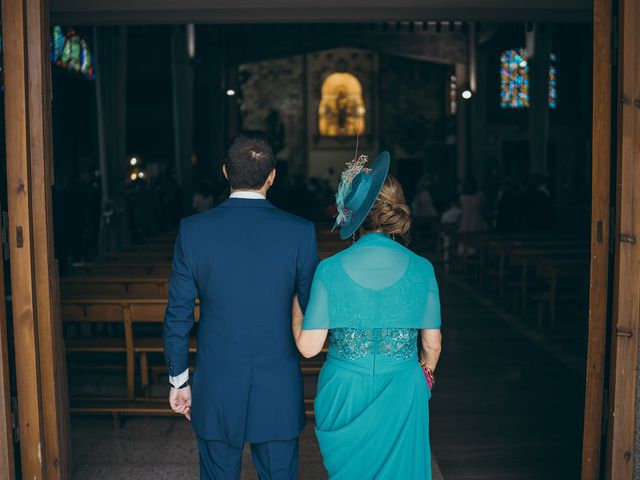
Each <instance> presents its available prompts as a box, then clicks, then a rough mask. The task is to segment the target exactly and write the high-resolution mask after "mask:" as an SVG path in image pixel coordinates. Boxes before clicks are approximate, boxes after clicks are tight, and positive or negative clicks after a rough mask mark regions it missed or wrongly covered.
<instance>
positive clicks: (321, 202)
mask: <svg viewBox="0 0 640 480" xmlns="http://www.w3.org/2000/svg"><path fill="white" fill-rule="evenodd" d="M49 33H50V39H51V43H50V49H51V83H52V91H51V94H52V126H51V128H52V145H53V158H54V160H55V161H54V167H53V168H54V170H53V177H54V179H55V182H54V185H53V193H52V199H53V230H54V237H55V239H54V240H55V255H56V258H57V261H58V268H59V272H60V285H59V286H60V295H61V310H60V315H61V320H62V329H63V334H64V339H65V351H66V363H67V369H66V372H67V373H66V374H67V379H68V397H69V411H70V415H71V439H72V441H71V445H72V454H73V463H74V476H73V478H74V479H89V478H92V479H101V478H110V479H119V478H156V479H163V478H177V477H178V476H179V475H182V476H186V477H187V478H195V476H196V472H197V448H196V445H195V442H194V439H193V435H192V433H191V431H190V429H189V427H188V423H187V422H186V421H185V420H184V419H183V418H178V416H176V415H173V414H172V412H171V411H170V409H169V405H168V403H167V400H166V396H167V393H168V379H167V374H166V370H165V367H164V365H163V361H162V337H161V335H162V333H161V332H162V320H163V314H164V309H165V308H166V303H167V288H168V287H167V281H168V275H169V273H170V262H171V257H172V247H173V242H174V240H175V234H176V229H177V225H178V223H179V221H180V219H181V218H183V217H185V216H188V215H192V214H194V213H198V212H202V211H204V210H207V209H209V208H213V207H215V206H216V205H218V204H219V203H221V202H222V201H224V199H226V198H227V197H228V195H229V187H228V185H227V183H226V181H225V179H224V177H223V175H222V161H223V158H224V151H225V146H226V143H227V141H228V140H229V139H230V138H231V137H232V136H233V135H234V134H236V133H237V132H239V131H241V130H263V131H265V132H267V133H268V134H269V135H270V137H271V138H272V140H273V142H274V144H275V147H276V150H277V155H278V166H277V177H276V183H275V184H274V187H273V189H272V191H271V192H270V193H269V200H270V201H271V202H272V203H273V204H275V205H276V206H277V207H279V208H282V209H284V210H287V211H290V212H292V213H294V214H296V215H299V216H302V217H304V218H307V219H309V220H312V221H313V222H315V224H316V229H317V232H318V245H319V250H320V255H321V257H322V258H326V257H328V256H331V255H333V254H335V253H337V252H338V251H340V250H342V249H344V248H348V247H349V245H350V241H347V242H343V241H340V240H339V237H338V235H337V233H336V232H335V231H333V230H332V224H333V221H334V219H335V216H336V210H335V205H334V203H335V190H336V186H337V184H338V181H339V175H340V172H341V171H342V169H343V167H344V165H345V163H346V162H348V161H350V160H351V159H353V157H354V152H356V151H358V152H362V153H365V154H367V155H369V156H370V158H373V157H375V155H376V154H377V153H378V152H380V151H383V150H387V151H389V152H390V155H391V159H392V162H391V172H392V173H393V175H394V176H396V178H398V180H399V181H400V183H401V184H402V186H403V188H404V191H405V195H406V198H407V201H408V203H409V205H410V206H411V208H412V215H413V231H412V237H413V241H412V243H411V244H410V245H409V247H410V248H411V249H412V250H413V251H415V252H416V253H418V254H420V255H423V256H424V257H426V258H427V259H428V260H429V261H430V262H431V263H432V264H433V265H434V267H435V269H436V276H437V278H438V282H439V283H440V288H441V302H442V312H443V314H442V315H443V320H442V331H443V338H444V343H443V356H442V361H441V364H440V366H439V367H438V378H439V380H438V385H437V387H436V388H435V390H434V394H433V397H432V400H431V403H430V409H431V445H432V453H433V457H434V478H444V479H446V480H458V479H460V480H461V479H472V478H487V479H488V478H491V479H505V480H506V479H510V480H511V479H513V480H516V479H518V480H523V479H532V480H533V479H543V478H544V479H549V480H552V479H563V480H565V479H572V478H578V477H579V475H580V468H581V455H582V435H583V430H582V429H583V415H584V388H585V365H586V355H587V351H586V348H587V328H588V291H589V245H590V244H589V242H590V225H591V190H592V178H591V175H592V168H591V167H592V166H591V157H592V151H591V149H592V91H593V83H592V70H593V48H592V44H593V25H592V23H591V22H587V21H566V19H564V18H561V19H559V20H558V21H553V20H550V19H548V20H546V21H544V22H540V21H533V20H532V21H530V22H526V21H525V22H505V21H493V22H492V21H482V22H475V21H474V22H470V21H440V20H433V21H410V22H407V21H403V22H395V21H393V22H391V21H389V22H383V21H379V22H368V23H313V24H301V23H273V24H272V23H261V24H195V25H194V24H179V25H127V26H103V25H95V26H94V25H86V24H78V25H67V24H65V25H59V24H55V23H54V24H52V25H51V28H50V32H49ZM3 102H4V100H3ZM2 108H3V109H4V104H3V105H2ZM2 119H3V120H2V121H3V122H4V121H5V120H4V116H2ZM4 127H5V125H2V128H3V130H4ZM2 142H4V137H3V138H2ZM0 147H1V148H0V155H3V156H4V143H3V144H2V145H0ZM3 174H4V171H3ZM0 183H1V184H2V188H3V189H5V186H6V179H2V182H0ZM6 196H7V192H6V189H5V191H4V192H3V199H2V203H3V204H5V205H6ZM461 219H464V221H461ZM5 274H6V275H7V276H8V268H6V267H5ZM7 281H8V277H7ZM196 330H197V328H196ZM196 335H197V332H196V331H194V332H193V337H194V338H193V342H192V346H191V349H190V350H191V352H192V354H193V353H194V352H195V348H196V343H195V336H196ZM323 356H324V354H320V355H319V356H318V357H316V358H313V359H311V360H301V368H302V372H303V375H304V378H305V402H306V406H307V417H308V424H307V428H306V430H305V433H304V434H303V437H302V446H301V453H300V455H301V471H300V478H304V479H315V478H318V479H320V478H326V473H325V471H324V469H323V467H322V459H321V457H320V452H319V450H318V445H317V441H316V440H315V437H314V434H313V399H314V395H315V384H316V381H317V377H318V373H319V371H320V368H321V366H322V362H323V358H324V357H323ZM167 435H169V436H173V437H174V438H177V439H179V441H180V443H181V444H183V445H184V447H183V448H184V455H181V456H180V458H176V457H175V456H173V455H171V453H170V451H169V450H168V447H167V446H166V445H165V442H166V438H167ZM246 464H247V470H246V473H245V475H246V477H243V478H255V473H253V471H252V470H251V468H252V467H251V466H250V460H249V457H248V453H247V454H246ZM150 465H152V467H150ZM150 472H151V473H150Z"/></svg>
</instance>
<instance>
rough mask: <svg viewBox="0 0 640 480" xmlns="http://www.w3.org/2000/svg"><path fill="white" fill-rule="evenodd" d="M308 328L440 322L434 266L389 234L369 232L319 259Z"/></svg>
mask: <svg viewBox="0 0 640 480" xmlns="http://www.w3.org/2000/svg"><path fill="white" fill-rule="evenodd" d="M302 328H303V329H305V330H314V329H335V328H357V329H370V328H418V329H431V328H440V299H439V294H438V284H437V283H436V278H435V275H434V272H433V266H432V265H431V263H430V262H429V261H428V260H426V259H425V258H423V257H420V256H418V255H416V254H414V253H413V252H411V251H410V250H409V249H407V248H405V247H403V246H402V245H400V244H399V243H398V242H396V241H394V240H392V239H391V238H389V237H388V236H386V235H382V234H379V233H370V234H367V235H364V236H362V238H360V240H358V241H357V242H356V243H355V244H354V245H352V246H351V247H349V248H348V249H346V250H344V251H342V252H340V253H339V254H337V255H334V256H333V257H330V258H327V259H326V260H324V261H322V262H321V263H320V265H318V268H317V270H316V273H315V277H314V279H313V285H312V287H311V298H310V301H309V305H308V306H307V310H306V312H305V317H304V323H303V326H302Z"/></svg>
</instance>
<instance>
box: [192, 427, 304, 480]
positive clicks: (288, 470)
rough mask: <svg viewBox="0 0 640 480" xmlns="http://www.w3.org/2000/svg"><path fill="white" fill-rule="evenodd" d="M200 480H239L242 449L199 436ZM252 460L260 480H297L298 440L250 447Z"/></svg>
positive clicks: (257, 444)
mask: <svg viewBox="0 0 640 480" xmlns="http://www.w3.org/2000/svg"><path fill="white" fill-rule="evenodd" d="M198 450H199V453H200V480H239V479H240V469H241V466H242V450H243V447H236V446H234V445H230V444H228V443H226V442H223V441H219V440H205V439H202V438H200V437H198ZM251 458H252V459H253V464H254V465H255V466H256V470H257V471H258V478H259V479H260V480H295V479H296V478H297V474H298V438H297V437H296V438H293V439H291V440H281V441H280V440H278V441H272V442H264V443H252V444H251Z"/></svg>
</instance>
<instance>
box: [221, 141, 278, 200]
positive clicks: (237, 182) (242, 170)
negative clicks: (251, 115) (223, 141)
mask: <svg viewBox="0 0 640 480" xmlns="http://www.w3.org/2000/svg"><path fill="white" fill-rule="evenodd" d="M224 164H225V166H226V167H227V176H228V177H229V183H230V184H231V188H233V189H235V190H259V189H260V188H262V186H263V185H264V184H265V182H266V181H267V177H268V176H269V174H270V173H271V170H273V169H274V168H276V154H275V150H274V148H273V143H272V142H271V140H270V139H269V137H268V135H267V134H266V133H264V132H259V131H257V130H249V131H245V132H241V133H239V134H238V135H236V136H235V137H233V138H232V139H231V141H230V142H229V148H227V154H226V156H225V159H224Z"/></svg>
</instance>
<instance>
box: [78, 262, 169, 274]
mask: <svg viewBox="0 0 640 480" xmlns="http://www.w3.org/2000/svg"><path fill="white" fill-rule="evenodd" d="M73 271H74V273H75V274H77V275H86V276H88V275H97V276H105V275H118V276H121V277H132V276H143V275H152V276H156V277H169V275H170V274H171V264H170V263H169V262H158V263H144V262H127V263H124V262H122V263H99V262H96V263H77V264H74V265H73Z"/></svg>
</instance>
